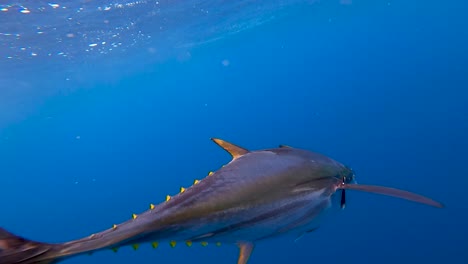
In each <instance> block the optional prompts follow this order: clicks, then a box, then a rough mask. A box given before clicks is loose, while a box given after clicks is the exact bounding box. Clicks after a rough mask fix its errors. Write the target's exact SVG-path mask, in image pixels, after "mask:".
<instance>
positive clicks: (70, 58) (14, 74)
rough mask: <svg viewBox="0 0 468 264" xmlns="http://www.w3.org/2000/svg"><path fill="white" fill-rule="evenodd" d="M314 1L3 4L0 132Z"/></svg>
mask: <svg viewBox="0 0 468 264" xmlns="http://www.w3.org/2000/svg"><path fill="white" fill-rule="evenodd" d="M8 2H10V3H8ZM313 2H314V0H271V1H258V0H236V1H226V0H157V1H156V0H142V1H126V0H119V1H111V0H107V1H98V0H95V1H93V0H64V1H53V2H52V1H42V0H24V1H11V0H10V1H8V0H6V1H0V129H1V128H2V126H4V125H5V124H7V123H9V122H10V121H11V120H17V119H18V118H17V117H18V116H25V113H26V112H28V111H29V110H28V109H31V105H37V104H39V103H40V102H41V101H43V100H44V98H47V97H49V96H53V95H55V94H63V93H68V92H70V91H73V90H75V89H78V88H82V87H87V86H88V87H92V86H96V85H97V84H96V81H104V82H114V83H115V82H118V80H119V78H123V76H125V75H128V74H132V72H137V71H138V70H139V69H142V68H145V67H146V65H152V64H154V63H158V62H161V61H164V60H165V59H168V58H171V57H176V58H179V57H180V58H190V49H191V48H192V47H193V46H194V45H200V44H202V43H206V42H210V41H214V40H217V39H220V38H224V37H225V36H227V35H230V34H233V33H236V32H239V31H242V30H245V29H249V28H252V27H254V26H257V25H259V24H262V23H264V22H266V21H269V20H271V19H273V18H277V17H280V16H282V15H284V14H286V13H287V11H286V9H287V8H289V7H294V8H295V7H297V5H298V4H306V5H308V4H310V3H313ZM0 132H1V131H0Z"/></svg>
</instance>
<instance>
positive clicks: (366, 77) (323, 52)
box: [0, 0, 468, 264]
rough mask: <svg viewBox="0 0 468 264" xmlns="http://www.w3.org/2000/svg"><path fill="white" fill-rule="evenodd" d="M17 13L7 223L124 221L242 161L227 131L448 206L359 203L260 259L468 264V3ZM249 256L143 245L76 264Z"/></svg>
mask: <svg viewBox="0 0 468 264" xmlns="http://www.w3.org/2000/svg"><path fill="white" fill-rule="evenodd" d="M4 2H5V1H4ZM4 2H2V3H1V5H0V9H2V8H7V9H8V11H2V12H0V33H1V34H0V44H1V45H0V56H1V58H0V77H1V78H0V86H1V87H0V175H1V176H0V187H1V189H0V190H1V192H0V208H1V213H0V226H1V227H3V228H6V229H8V230H10V231H12V232H14V233H17V234H19V235H22V236H25V237H27V238H30V239H34V240H39V241H47V242H62V241H67V240H71V239H76V238H80V237H83V236H87V235H89V234H91V233H94V232H97V231H100V230H102V229H106V228H109V227H110V226H112V224H114V223H119V222H122V221H125V220H127V219H129V218H130V217H131V214H132V213H139V212H142V211H144V210H146V209H147V207H148V204H150V203H159V202H162V201H163V200H164V197H165V195H166V194H171V195H172V194H175V193H177V191H178V189H179V187H180V186H190V185H191V183H192V182H193V180H194V179H200V178H203V177H204V176H205V175H206V174H207V173H208V172H209V171H212V170H216V169H217V168H219V167H220V166H221V165H223V164H225V163H227V162H228V161H229V158H230V157H229V155H227V154H226V153H225V152H224V151H223V150H221V149H220V148H219V147H217V146H216V145H214V144H213V143H212V142H211V141H210V140H209V138H210V137H220V138H223V139H226V140H228V141H231V142H233V143H236V144H238V145H241V146H243V147H245V148H249V149H261V148H270V147H275V146H277V145H278V144H287V145H290V146H294V147H299V148H304V149H309V150H313V151H318V152H321V153H324V154H326V155H329V156H331V157H333V158H335V159H336V160H338V161H340V162H343V163H345V164H348V165H349V166H351V167H352V168H353V169H354V170H355V172H356V177H357V181H358V182H359V183H366V184H379V185H386V186H393V187H398V188H402V189H407V190H411V191H415V192H418V193H421V194H424V195H427V196H429V197H432V198H434V199H436V200H439V201H441V202H443V203H444V204H445V205H446V208H444V209H434V208H430V207H427V206H423V205H419V204H414V203H410V202H406V201H402V200H398V199H394V198H387V197H383V196H375V195H372V194H366V193H357V192H349V194H348V196H347V197H348V204H347V207H346V210H344V211H342V212H340V213H339V214H338V215H336V216H334V217H332V218H330V219H327V221H325V222H323V224H322V226H321V227H320V228H319V229H318V230H317V231H315V232H313V233H312V234H309V235H307V236H305V237H303V238H301V239H300V240H299V241H297V242H294V241H291V240H290V239H286V238H278V239H274V240H270V241H265V242H262V243H259V244H258V245H257V247H256V249H255V251H254V254H253V255H252V258H251V262H250V263H344V262H346V263H445V262H450V263H468V251H467V248H468V247H467V245H468V244H467V243H468V240H467V237H468V227H467V224H466V223H467V222H468V213H467V212H468V210H467V209H468V207H467V204H468V203H467V202H468V200H467V198H466V197H467V195H466V186H467V185H468V154H467V149H468V140H467V137H466V135H467V134H468V107H467V105H468V41H467V40H468V38H467V37H468V31H467V30H466V28H467V26H468V23H467V20H466V10H467V4H465V3H463V2H462V1H446V2H440V1H380V0H377V1H364V0H363V1H359V0H352V1H351V0H349V1H347V0H342V1H339V0H325V1H321V2H314V1H299V0H296V1H292V0H291V1H248V0H244V1H237V2H236V1H232V2H228V1H220V0H212V1H200V0H197V1H195V0H192V1H160V3H159V4H156V3H155V2H156V1H141V2H133V3H132V2H122V4H123V6H118V5H115V4H117V2H116V1H100V2H106V3H104V4H102V3H94V2H92V1H62V2H60V1H59V2H57V3H55V2H54V3H52V2H39V3H38V2H37V1H24V4H21V5H19V4H18V3H17V2H15V5H8V4H4ZM7 2H8V1H7ZM20 2H21V1H20ZM224 2H226V3H224ZM54 4H59V5H60V7H55V8H54ZM64 6H65V7H68V9H64V8H63V7H64ZM41 8H42V9H41ZM80 8H83V10H82V11H80ZM99 8H100V9H99ZM106 8H108V9H109V10H105V11H103V10H104V9H106ZM25 9H27V10H30V12H26V13H24V11H23V12H21V11H22V10H25ZM194 10H195V11H196V10H198V11H200V10H208V11H209V12H204V13H203V12H201V13H203V14H204V15H201V13H197V12H198V11H197V12H195V11H194ZM59 11H60V12H62V13H59ZM106 12H110V13H106ZM206 14H210V15H206ZM211 14H214V15H211ZM69 18H72V19H71V21H72V22H67V21H70V19H69ZM105 20H108V21H107V22H105ZM75 21H79V23H75ZM168 21H169V22H168ZM161 25H163V26H164V27H161ZM54 28H55V29H54ZM162 28H163V29H164V30H163V29H162ZM38 32H43V33H38ZM117 33H118V34H117ZM15 34H16V35H15ZM69 34H72V35H69ZM115 34H117V36H116V37H113V36H114V35H115ZM148 36H151V37H148ZM103 42H105V44H102V43H103ZM114 42H115V43H114ZM111 43H114V44H115V45H116V47H114V48H112V47H113V46H111ZM118 43H121V44H120V45H119V44H118ZM93 44H96V45H93ZM21 48H24V50H23V49H21ZM111 49H112V50H111ZM34 54H35V55H34ZM49 54H50V55H49ZM236 258H237V248H236V247H235V246H233V245H223V246H221V247H216V246H215V245H209V246H208V247H202V246H200V245H194V246H192V247H191V248H187V247H186V246H185V245H180V246H179V245H178V246H177V247H176V248H174V249H171V248H170V247H169V245H161V246H160V247H159V248H158V249H156V250H153V249H151V247H150V246H149V245H142V246H141V248H140V249H139V250H138V251H136V252H135V251H134V250H133V249H131V248H122V249H121V250H120V251H119V252H118V253H116V254H115V253H113V252H107V251H105V252H99V253H95V254H93V255H92V256H80V257H77V258H73V259H70V260H68V261H67V263H70V264H73V263H108V262H112V263H187V262H190V263H205V264H207V263H235V262H236Z"/></svg>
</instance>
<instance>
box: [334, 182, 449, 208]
mask: <svg viewBox="0 0 468 264" xmlns="http://www.w3.org/2000/svg"><path fill="white" fill-rule="evenodd" d="M335 188H336V190H341V200H340V206H341V208H345V206H346V190H356V191H362V192H368V193H375V194H381V195H386V196H391V197H396V198H400V199H404V200H408V201H412V202H416V203H420V204H425V205H429V206H432V207H436V208H443V207H444V205H443V204H442V203H440V202H437V201H435V200H433V199H431V198H429V197H426V196H423V195H420V194H417V193H413V192H409V191H405V190H401V189H396V188H391V187H385V186H378V185H364V184H357V183H345V181H344V180H343V181H341V182H339V183H338V184H337V185H336V186H335Z"/></svg>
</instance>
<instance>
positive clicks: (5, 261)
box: [0, 228, 60, 264]
mask: <svg viewBox="0 0 468 264" xmlns="http://www.w3.org/2000/svg"><path fill="white" fill-rule="evenodd" d="M58 247H60V245H59V244H47V243H40V242H35V241H31V240H27V239H24V238H22V237H19V236H16V235H14V234H12V233H10V232H8V231H6V230H5V229H2V228H0V264H50V263H55V262H57V261H58V260H57V259H56V258H55V257H54V252H56V249H57V248H58Z"/></svg>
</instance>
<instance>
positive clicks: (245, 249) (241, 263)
mask: <svg viewBox="0 0 468 264" xmlns="http://www.w3.org/2000/svg"><path fill="white" fill-rule="evenodd" d="M237 245H238V246H239V249H240V250H239V259H238V260H237V264H246V263H247V261H248V260H249V257H250V254H252V251H253V249H254V244H253V243H250V242H239V243H237Z"/></svg>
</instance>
